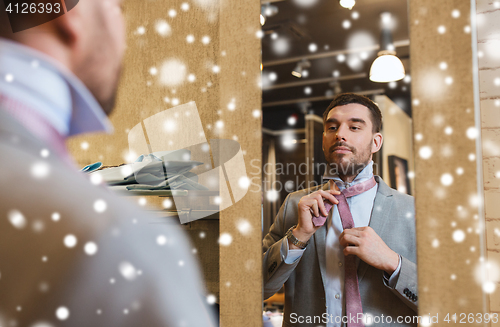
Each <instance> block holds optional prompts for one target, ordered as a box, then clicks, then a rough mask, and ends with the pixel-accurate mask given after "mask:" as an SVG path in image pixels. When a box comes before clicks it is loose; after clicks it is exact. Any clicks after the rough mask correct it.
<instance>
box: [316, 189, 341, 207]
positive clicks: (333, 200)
mask: <svg viewBox="0 0 500 327" xmlns="http://www.w3.org/2000/svg"><path fill="white" fill-rule="evenodd" d="M317 192H318V194H319V195H320V196H321V198H322V199H323V198H325V199H326V200H328V201H330V203H332V204H337V203H339V201H338V200H337V199H336V198H335V197H334V196H333V195H332V193H330V192H327V191H323V190H319V191H317ZM335 194H337V193H335Z"/></svg>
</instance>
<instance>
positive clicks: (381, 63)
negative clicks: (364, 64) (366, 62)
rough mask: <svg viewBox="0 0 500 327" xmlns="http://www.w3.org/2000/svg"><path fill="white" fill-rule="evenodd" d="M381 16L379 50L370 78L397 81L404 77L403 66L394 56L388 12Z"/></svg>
mask: <svg viewBox="0 0 500 327" xmlns="http://www.w3.org/2000/svg"><path fill="white" fill-rule="evenodd" d="M381 18H382V33H381V37H380V51H379V52H378V57H377V59H375V60H374V61H373V63H372V67H371V68H370V80H371V81H373V82H378V83H388V82H394V81H399V80H401V79H403V78H404V77H405V68H404V66H403V63H402V62H401V60H400V59H399V58H398V57H397V56H396V50H395V48H394V44H393V43H392V32H391V29H390V26H389V25H390V23H391V17H390V13H382V15H381Z"/></svg>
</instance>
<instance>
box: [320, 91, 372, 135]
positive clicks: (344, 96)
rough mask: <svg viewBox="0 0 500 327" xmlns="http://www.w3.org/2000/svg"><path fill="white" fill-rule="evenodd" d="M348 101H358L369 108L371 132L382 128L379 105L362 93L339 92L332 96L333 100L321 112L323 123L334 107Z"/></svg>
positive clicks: (348, 102)
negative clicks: (322, 112) (323, 111)
mask: <svg viewBox="0 0 500 327" xmlns="http://www.w3.org/2000/svg"><path fill="white" fill-rule="evenodd" d="M350 103H358V104H360V105H362V106H365V107H366V108H368V110H370V114H371V119H372V125H373V129H372V130H373V133H379V132H380V130H381V129H382V113H381V112H380V109H379V107H378V106H377V104H375V102H373V101H372V100H370V99H369V98H367V97H365V96H364V95H359V94H355V93H341V94H339V95H337V96H336V97H335V98H333V101H332V102H331V103H330V105H329V106H328V108H326V110H325V113H324V114H323V125H325V124H326V118H327V117H328V114H329V113H330V110H332V109H333V108H335V107H339V106H345V105H346V104H350Z"/></svg>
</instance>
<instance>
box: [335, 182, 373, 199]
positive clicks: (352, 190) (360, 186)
mask: <svg viewBox="0 0 500 327" xmlns="http://www.w3.org/2000/svg"><path fill="white" fill-rule="evenodd" d="M376 184H377V182H376V181H375V178H374V177H372V178H370V179H369V180H367V181H364V182H362V183H357V184H354V185H353V186H351V187H348V188H345V189H343V190H342V191H341V193H342V194H343V195H344V196H345V197H346V198H350V197H351V196H355V195H358V194H361V193H363V192H366V191H368V190H369V189H371V188H372V187H374V186H375V185H376Z"/></svg>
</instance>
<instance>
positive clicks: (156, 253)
mask: <svg viewBox="0 0 500 327" xmlns="http://www.w3.org/2000/svg"><path fill="white" fill-rule="evenodd" d="M19 7H21V6H19ZM19 17H21V18H22V19H26V20H29V19H30V17H31V16H30V15H29V14H26V15H25V16H23V15H21V16H18V18H19ZM124 48H125V33H124V21H123V17H122V13H121V9H120V1H119V0H109V1H102V0H87V1H80V3H79V4H78V5H77V6H76V7H75V8H73V9H72V10H71V11H70V12H69V13H67V14H65V15H63V16H61V17H59V18H57V19H55V20H52V21H49V22H47V23H45V24H43V25H41V26H38V27H36V28H33V29H30V30H26V31H23V32H19V33H15V34H14V33H11V32H10V27H9V25H8V19H7V17H6V14H5V8H4V6H3V3H0V154H1V161H0V185H1V188H0V217H1V219H0V326H30V327H41V326H46V327H49V326H71V327H89V326H92V327H98V326H103V327H104V326H106V327H109V326H121V327H126V326H129V327H132V326H133V327H137V326H148V327H154V326H158V327H159V326H162V327H163V326H214V325H215V323H214V321H215V319H214V316H213V314H212V310H211V308H210V307H209V305H208V303H207V297H206V296H207V295H206V294H205V290H204V285H203V282H202V280H201V276H200V271H199V267H198V264H197V261H196V258H195V256H194V254H193V253H195V251H194V250H195V249H193V248H192V245H191V244H190V243H189V241H188V239H187V237H186V235H185V234H184V232H183V231H182V230H181V228H180V227H179V226H178V222H176V221H175V220H174V219H172V220H170V221H165V222H164V223H163V224H158V219H157V217H154V216H152V215H150V214H148V213H146V212H144V211H142V210H139V208H137V207H136V206H135V205H133V204H132V203H131V202H129V201H127V200H124V199H122V198H119V197H117V196H116V195H114V194H112V193H111V192H110V191H109V190H108V189H107V188H106V187H105V186H104V185H102V184H101V183H100V182H99V180H89V178H88V177H87V176H85V175H84V174H83V173H82V172H80V171H78V170H77V169H76V168H75V166H74V164H73V162H72V160H71V159H70V156H69V154H68V152H67V150H66V147H65V139H66V138H67V137H70V136H72V135H76V134H81V133H85V132H92V131H106V130H108V131H109V129H110V123H109V121H108V119H107V117H106V113H108V114H109V113H110V112H111V109H112V108H113V104H114V96H115V93H116V86H117V82H118V76H119V71H120V66H121V59H122V55H123V50H124Z"/></svg>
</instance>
